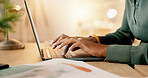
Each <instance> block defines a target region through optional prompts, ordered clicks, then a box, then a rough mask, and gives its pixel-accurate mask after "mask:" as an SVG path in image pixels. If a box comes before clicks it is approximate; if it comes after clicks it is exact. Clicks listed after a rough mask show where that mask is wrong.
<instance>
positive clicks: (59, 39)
mask: <svg viewBox="0 0 148 78" xmlns="http://www.w3.org/2000/svg"><path fill="white" fill-rule="evenodd" d="M70 38H73V39H78V38H81V39H82V40H88V41H91V42H94V43H97V40H96V38H95V37H92V36H89V37H79V36H77V37H69V36H67V35H65V34H62V35H60V36H59V37H57V38H56V39H55V40H53V41H51V44H52V45H53V46H52V48H53V49H55V48H56V47H57V46H56V45H55V44H56V43H57V42H61V41H64V40H66V39H70ZM60 44H61V43H59V44H58V45H60Z"/></svg>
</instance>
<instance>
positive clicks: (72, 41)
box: [58, 38, 76, 49]
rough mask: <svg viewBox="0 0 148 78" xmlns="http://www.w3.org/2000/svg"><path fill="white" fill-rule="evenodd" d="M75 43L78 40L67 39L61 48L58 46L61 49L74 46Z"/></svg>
mask: <svg viewBox="0 0 148 78" xmlns="http://www.w3.org/2000/svg"><path fill="white" fill-rule="evenodd" d="M75 42H76V39H74V38H71V39H66V40H64V42H63V43H62V44H61V45H60V46H58V48H59V49H61V48H62V47H64V46H65V45H69V44H73V43H75Z"/></svg>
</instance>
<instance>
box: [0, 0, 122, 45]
mask: <svg viewBox="0 0 148 78" xmlns="http://www.w3.org/2000/svg"><path fill="white" fill-rule="evenodd" d="M11 1H12V2H14V3H15V4H16V5H19V6H20V7H21V9H22V10H24V12H25V13H24V15H23V17H22V18H21V19H22V20H21V21H19V22H17V24H16V25H15V26H13V29H14V30H15V31H16V32H15V33H9V38H15V39H17V40H20V41H22V42H33V41H35V40H34V35H33V32H32V29H31V25H30V22H29V18H28V16H27V13H26V9H25V6H24V3H23V0H11ZM28 3H29V7H30V9H31V13H32V16H33V20H34V22H35V25H36V29H37V32H38V35H39V39H40V41H46V40H52V39H55V38H56V37H57V36H59V35H61V34H63V33H64V34H67V35H70V36H75V35H77V36H88V35H91V34H97V35H105V34H107V33H112V32H115V31H116V30H117V29H118V28H119V27H121V23H122V18H123V13H124V9H125V0H28ZM0 39H4V38H3V36H2V34H0Z"/></svg>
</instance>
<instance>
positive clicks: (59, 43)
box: [52, 40, 65, 49]
mask: <svg viewBox="0 0 148 78" xmlns="http://www.w3.org/2000/svg"><path fill="white" fill-rule="evenodd" d="M64 41H65V40H61V41H59V42H57V43H54V44H53V45H52V48H53V49H55V48H56V47H57V46H59V45H61V44H62V43H63V42H64Z"/></svg>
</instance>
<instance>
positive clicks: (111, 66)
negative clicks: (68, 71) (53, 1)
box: [0, 43, 143, 77]
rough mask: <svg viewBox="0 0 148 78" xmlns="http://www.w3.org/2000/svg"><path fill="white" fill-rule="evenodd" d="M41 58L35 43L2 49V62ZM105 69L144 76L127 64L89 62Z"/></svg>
mask: <svg viewBox="0 0 148 78" xmlns="http://www.w3.org/2000/svg"><path fill="white" fill-rule="evenodd" d="M41 61H42V60H41V58H40V55H39V52H38V49H37V46H36V44H35V43H27V44H25V49H21V50H0V63H7V64H9V65H10V66H15V65H22V64H31V63H36V62H41ZM87 63H88V64H91V65H93V66H96V67H98V68H100V69H103V70H105V71H108V72H111V73H114V74H117V75H120V76H124V77H143V75H142V74H140V73H138V72H137V71H136V70H134V69H132V68H131V67H130V66H128V65H127V64H118V63H107V62H87Z"/></svg>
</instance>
